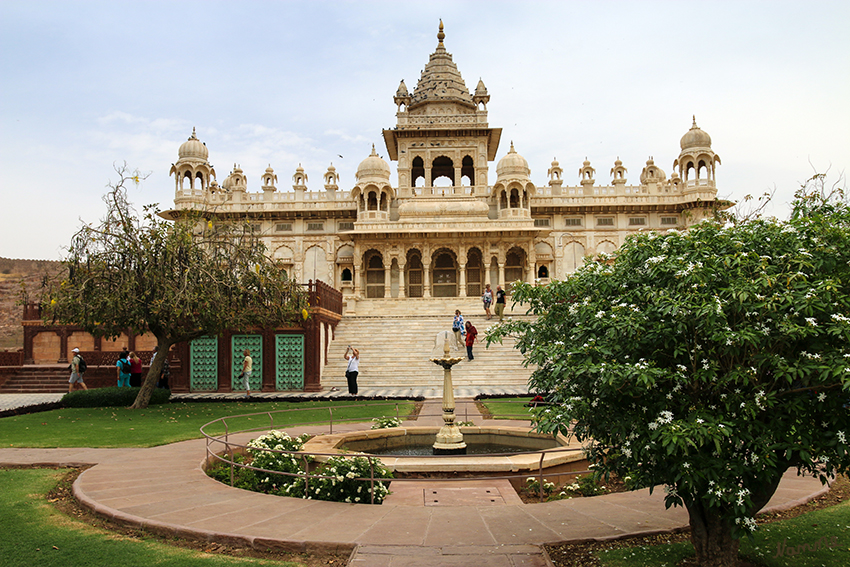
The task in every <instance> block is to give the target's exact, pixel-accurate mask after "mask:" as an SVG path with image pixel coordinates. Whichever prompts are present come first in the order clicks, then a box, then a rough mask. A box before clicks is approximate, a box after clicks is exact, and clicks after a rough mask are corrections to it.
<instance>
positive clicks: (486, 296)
mask: <svg viewBox="0 0 850 567" xmlns="http://www.w3.org/2000/svg"><path fill="white" fill-rule="evenodd" d="M481 300H482V301H483V302H484V313H486V314H487V318H488V319H489V318H490V317H491V315H490V305H491V304H492V303H493V290H491V289H490V284H487V285H485V286H484V293H483V294H482V295H481Z"/></svg>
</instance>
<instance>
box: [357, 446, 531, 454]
mask: <svg viewBox="0 0 850 567" xmlns="http://www.w3.org/2000/svg"><path fill="white" fill-rule="evenodd" d="M530 451H534V449H529V448H528V447H517V446H515V445H501V444H498V443H475V444H471V445H467V446H466V454H467V455H492V454H497V453H527V452H530ZM362 452H364V453H370V454H372V455H387V456H393V457H416V456H425V455H433V454H434V447H433V446H431V445H408V446H405V447H392V448H387V449H373V450H369V451H362Z"/></svg>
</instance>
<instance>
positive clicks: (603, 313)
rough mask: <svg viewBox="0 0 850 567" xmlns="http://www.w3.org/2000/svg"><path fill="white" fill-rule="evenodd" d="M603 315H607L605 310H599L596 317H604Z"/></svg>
mask: <svg viewBox="0 0 850 567" xmlns="http://www.w3.org/2000/svg"><path fill="white" fill-rule="evenodd" d="M603 317H605V312H604V311H598V312H597V313H596V318H597V319H602V318H603Z"/></svg>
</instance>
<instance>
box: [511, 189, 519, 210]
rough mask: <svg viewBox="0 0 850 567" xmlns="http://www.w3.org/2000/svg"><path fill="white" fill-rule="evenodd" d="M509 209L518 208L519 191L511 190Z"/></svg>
mask: <svg viewBox="0 0 850 567" xmlns="http://www.w3.org/2000/svg"><path fill="white" fill-rule="evenodd" d="M510 207H511V208H512V209H518V208H519V191H517V190H516V189H511V197H510Z"/></svg>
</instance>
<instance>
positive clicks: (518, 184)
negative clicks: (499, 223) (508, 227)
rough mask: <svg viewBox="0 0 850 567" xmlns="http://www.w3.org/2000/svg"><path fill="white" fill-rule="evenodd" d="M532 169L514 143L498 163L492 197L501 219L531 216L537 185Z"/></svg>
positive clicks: (523, 218)
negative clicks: (532, 176)
mask: <svg viewBox="0 0 850 567" xmlns="http://www.w3.org/2000/svg"><path fill="white" fill-rule="evenodd" d="M530 176H531V170H530V169H529V168H528V162H527V161H525V158H524V157H522V156H521V155H519V154H518V153H516V150H515V149H514V143H513V142H511V149H510V151H508V154H507V155H506V156H505V157H503V158H502V159H500V160H499V163H498V164H497V165H496V183H494V184H493V190H492V193H490V198H491V199H492V200H493V201H495V203H496V208H497V210H498V212H499V218H500V219H505V220H508V219H511V220H527V219H530V218H531V198H532V197H533V196H534V195H535V194H536V193H537V187H536V186H535V185H534V183H532V182H531V178H530Z"/></svg>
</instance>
